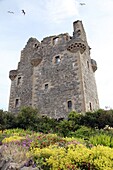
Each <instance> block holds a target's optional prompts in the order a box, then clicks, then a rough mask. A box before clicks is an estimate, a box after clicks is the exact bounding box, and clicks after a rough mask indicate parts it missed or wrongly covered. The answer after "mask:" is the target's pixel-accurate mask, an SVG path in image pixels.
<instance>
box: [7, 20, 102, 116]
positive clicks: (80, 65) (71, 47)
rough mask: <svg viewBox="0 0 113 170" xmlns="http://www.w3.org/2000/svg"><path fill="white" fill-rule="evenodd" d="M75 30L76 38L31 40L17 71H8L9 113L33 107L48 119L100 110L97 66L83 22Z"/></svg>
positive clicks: (66, 35)
mask: <svg viewBox="0 0 113 170" xmlns="http://www.w3.org/2000/svg"><path fill="white" fill-rule="evenodd" d="M73 28H74V32H73V36H70V35H69V34H68V33H64V34H60V35H55V36H50V37H46V38H44V39H43V40H42V41H41V42H39V41H38V40H37V39H35V38H30V39H29V40H28V42H27V44H26V46H25V48H24V49H23V50H22V51H21V58H20V62H19V63H18V68H17V70H11V71H10V72H9V78H10V79H11V90H10V99H9V111H10V112H13V113H17V112H18V111H19V109H20V107H22V106H32V107H33V108H38V110H39V111H40V113H41V114H44V115H48V116H49V117H54V118H61V117H64V118H65V117H67V115H68V113H69V112H70V111H71V110H75V111H77V112H79V113H80V112H86V111H93V110H97V109H99V101H98V94H97V88H96V82H95V71H96V70H97V63H96V61H95V60H93V59H91V57H90V49H91V48H90V47H89V46H88V43H87V38H86V34H85V31H84V28H83V25H82V21H79V20H78V21H75V22H74V23H73Z"/></svg>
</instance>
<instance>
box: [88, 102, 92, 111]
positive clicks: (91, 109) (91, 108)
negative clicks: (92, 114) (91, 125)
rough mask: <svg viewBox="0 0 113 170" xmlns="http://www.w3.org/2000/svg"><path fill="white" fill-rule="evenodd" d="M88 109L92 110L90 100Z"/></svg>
mask: <svg viewBox="0 0 113 170" xmlns="http://www.w3.org/2000/svg"><path fill="white" fill-rule="evenodd" d="M89 109H90V111H92V104H91V102H89Z"/></svg>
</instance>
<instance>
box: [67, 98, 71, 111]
mask: <svg viewBox="0 0 113 170" xmlns="http://www.w3.org/2000/svg"><path fill="white" fill-rule="evenodd" d="M67 105H68V109H72V101H71V100H69V101H68V103H67Z"/></svg>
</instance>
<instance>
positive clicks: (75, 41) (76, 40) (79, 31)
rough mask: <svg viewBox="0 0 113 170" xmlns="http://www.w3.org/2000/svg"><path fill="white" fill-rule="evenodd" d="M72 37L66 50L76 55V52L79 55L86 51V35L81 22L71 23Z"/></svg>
mask: <svg viewBox="0 0 113 170" xmlns="http://www.w3.org/2000/svg"><path fill="white" fill-rule="evenodd" d="M73 29H74V32H73V37H72V39H71V40H70V41H69V43H68V47H67V50H68V51H70V52H72V53H76V52H77V51H78V50H79V51H80V53H81V54H83V53H84V51H85V50H86V43H87V39H86V34H85V31H84V28H83V25H82V21H76V22H74V23H73Z"/></svg>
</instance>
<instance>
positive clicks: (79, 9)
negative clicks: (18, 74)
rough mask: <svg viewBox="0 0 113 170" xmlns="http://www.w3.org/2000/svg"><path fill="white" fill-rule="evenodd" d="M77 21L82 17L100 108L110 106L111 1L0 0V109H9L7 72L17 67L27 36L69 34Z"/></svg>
mask: <svg viewBox="0 0 113 170" xmlns="http://www.w3.org/2000/svg"><path fill="white" fill-rule="evenodd" d="M80 2H84V3H85V4H86V5H84V6H81V5H80V4H79V3H80ZM22 9H24V10H25V12H26V15H25V16H24V15H23V14H22V12H21V10H22ZM7 11H13V12H14V14H10V13H8V12H7ZM76 20H82V22H83V25H84V28H85V31H86V35H87V40H88V44H89V46H90V47H91V48H92V50H91V58H93V59H95V60H96V61H97V64H98V70H97V71H96V73H95V78H96V82H97V89H98V96H99V101H100V107H101V108H105V106H108V107H110V108H113V79H112V78H113V76H112V73H113V50H112V49H113V0H97V1H95V0H10V1H9V0H0V109H3V110H7V109H8V103H9V93H10V83H11V82H10V79H9V71H10V70H12V69H16V68H17V64H18V62H19V60H20V52H21V50H22V49H23V48H24V46H25V44H26V43H27V41H28V39H29V38H30V37H34V38H37V39H38V40H39V41H41V40H42V39H43V38H44V37H47V36H50V35H57V34H60V33H66V32H67V33H69V34H70V35H72V33H73V22H74V21H76Z"/></svg>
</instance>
